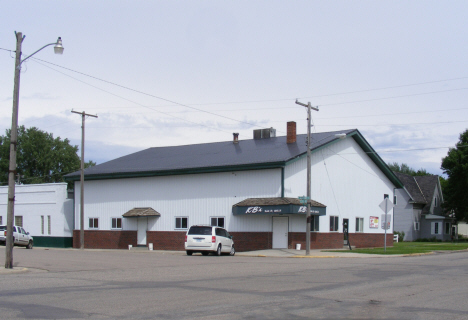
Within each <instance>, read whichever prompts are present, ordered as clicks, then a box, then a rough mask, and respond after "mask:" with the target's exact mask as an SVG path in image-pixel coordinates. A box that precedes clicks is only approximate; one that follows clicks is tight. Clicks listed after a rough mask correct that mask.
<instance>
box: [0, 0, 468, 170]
mask: <svg viewBox="0 0 468 320" xmlns="http://www.w3.org/2000/svg"><path fill="white" fill-rule="evenodd" d="M467 12H468V2H467V1H299V0H298V1H275V0H267V1H252V0H249V1H197V0H194V1H138V0H132V1H116V0H113V1H105V0H101V1H63V0H62V1H28V0H24V1H16V0H15V1H10V0H2V1H1V12H0V133H1V134H4V133H5V130H7V129H10V128H11V115H12V96H13V84H14V50H15V48H16V38H15V31H17V32H22V33H23V35H25V38H24V41H23V44H22V52H23V57H26V56H27V55H29V54H31V53H33V52H34V51H36V50H37V49H39V48H41V47H42V46H44V45H46V44H49V43H53V42H56V40H57V37H59V36H60V37H62V40H63V46H64V48H65V50H64V53H63V55H55V54H54V53H53V46H50V47H47V48H45V49H43V50H42V51H40V52H38V53H36V54H35V55H34V56H33V57H32V58H30V59H28V60H27V61H25V62H24V63H23V65H22V68H21V85H20V98H19V125H24V126H25V127H26V128H29V127H37V128H38V129H40V130H43V131H46V132H49V133H52V134H53V135H54V137H60V138H62V139H69V140H70V142H71V144H73V145H78V146H80V144H81V116H80V115H78V114H75V113H72V112H71V111H72V110H75V111H78V112H82V111H85V112H86V113H87V114H93V115H97V116H98V117H97V118H94V117H87V118H86V126H85V128H86V134H85V139H86V142H85V161H88V160H92V161H95V162H97V163H98V164H100V163H103V162H106V161H109V160H112V159H115V158H118V157H121V156H124V155H127V154H130V153H133V152H136V151H140V150H143V149H146V148H150V147H160V146H176V145H187V144H199V143H207V142H216V141H230V140H232V133H233V132H238V133H239V134H240V135H239V139H240V140H244V139H252V137H253V133H252V132H253V130H254V129H260V128H270V127H273V128H275V129H276V133H277V135H278V136H284V135H286V122H287V121H296V122H297V131H298V134H302V133H306V132H307V113H306V108H304V107H302V106H300V105H297V104H295V101H296V99H299V101H301V102H303V103H307V102H311V104H312V105H313V106H318V108H319V111H318V112H316V111H313V114H312V122H313V124H314V127H313V128H312V132H326V131H340V130H345V129H354V128H356V129H358V130H359V131H360V132H361V133H362V134H363V136H364V137H365V139H366V140H367V141H368V142H369V143H370V145H371V146H372V147H373V148H374V149H375V150H376V151H377V152H378V154H379V155H380V157H381V158H382V159H383V160H384V161H385V162H387V163H393V162H398V163H406V164H408V165H409V166H410V167H412V168H414V169H416V170H417V169H420V168H423V169H426V170H427V171H428V172H430V173H432V174H439V175H440V174H442V170H441V168H440V165H441V159H442V158H443V157H444V156H446V155H447V151H448V148H449V147H453V146H454V145H455V144H456V143H457V142H458V140H459V135H460V133H462V132H464V131H465V130H466V128H467V125H468V116H467V115H468V105H467V93H468V59H467V58H466V57H467V53H468V52H467V51H468V50H467V49H468V28H467V19H466V13H467ZM188 156H189V155H188Z"/></svg>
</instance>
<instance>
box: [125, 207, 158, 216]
mask: <svg viewBox="0 0 468 320" xmlns="http://www.w3.org/2000/svg"><path fill="white" fill-rule="evenodd" d="M159 216H161V214H160V213H159V212H157V211H156V210H154V209H153V208H133V209H132V210H130V211H127V212H125V213H124V214H123V215H122V217H125V218H137V217H159Z"/></svg>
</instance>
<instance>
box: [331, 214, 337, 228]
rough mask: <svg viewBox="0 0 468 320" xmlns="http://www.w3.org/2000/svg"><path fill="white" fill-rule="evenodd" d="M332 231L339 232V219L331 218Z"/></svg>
mask: <svg viewBox="0 0 468 320" xmlns="http://www.w3.org/2000/svg"><path fill="white" fill-rule="evenodd" d="M330 231H338V217H337V216H330Z"/></svg>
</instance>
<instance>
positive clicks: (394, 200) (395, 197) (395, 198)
mask: <svg viewBox="0 0 468 320" xmlns="http://www.w3.org/2000/svg"><path fill="white" fill-rule="evenodd" d="M393 204H394V205H397V196H396V195H394V196H393Z"/></svg>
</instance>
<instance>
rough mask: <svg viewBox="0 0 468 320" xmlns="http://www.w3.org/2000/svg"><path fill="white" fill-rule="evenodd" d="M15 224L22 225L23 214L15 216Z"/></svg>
mask: <svg viewBox="0 0 468 320" xmlns="http://www.w3.org/2000/svg"><path fill="white" fill-rule="evenodd" d="M15 226H19V227H22V226H23V216H15Z"/></svg>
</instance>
